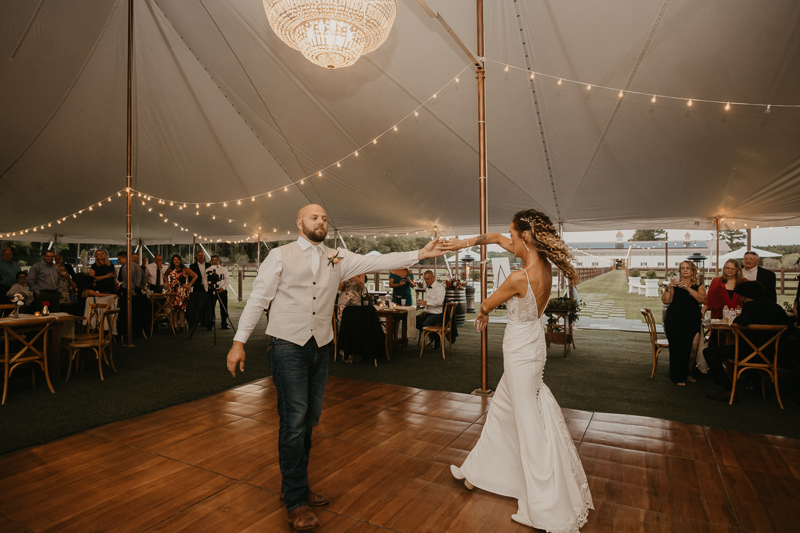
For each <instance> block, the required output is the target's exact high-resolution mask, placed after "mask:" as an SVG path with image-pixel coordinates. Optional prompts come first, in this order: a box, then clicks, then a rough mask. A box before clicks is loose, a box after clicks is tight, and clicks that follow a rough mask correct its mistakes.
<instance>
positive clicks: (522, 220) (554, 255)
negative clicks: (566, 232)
mask: <svg viewBox="0 0 800 533" xmlns="http://www.w3.org/2000/svg"><path fill="white" fill-rule="evenodd" d="M512 222H513V223H514V228H515V229H516V230H517V231H518V232H519V234H520V236H522V233H523V232H525V231H530V234H531V237H530V238H526V237H522V238H523V240H524V241H525V242H527V243H529V244H533V245H534V246H535V247H536V250H537V251H538V252H539V256H540V257H542V258H546V259H549V260H550V262H551V263H553V264H554V265H556V266H557V267H558V268H559V269H561V271H562V272H564V274H566V276H567V278H568V279H569V281H570V283H572V285H577V284H578V273H577V272H575V267H573V266H572V263H570V259H573V257H572V254H571V253H570V251H569V249H568V248H567V245H566V244H564V241H562V240H561V237H559V236H558V232H557V231H556V228H555V226H553V223H552V222H551V221H550V217H548V216H547V215H545V214H544V213H540V212H539V211H536V210H535V209H526V210H524V211H520V212H519V213H517V214H516V215H514V219H513V221H512Z"/></svg>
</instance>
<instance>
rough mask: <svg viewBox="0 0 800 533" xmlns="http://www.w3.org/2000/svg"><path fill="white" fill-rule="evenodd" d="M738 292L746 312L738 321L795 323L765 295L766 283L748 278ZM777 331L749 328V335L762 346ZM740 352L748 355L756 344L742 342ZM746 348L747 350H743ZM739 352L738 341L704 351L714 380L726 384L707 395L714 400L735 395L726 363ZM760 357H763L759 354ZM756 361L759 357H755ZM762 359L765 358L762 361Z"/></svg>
mask: <svg viewBox="0 0 800 533" xmlns="http://www.w3.org/2000/svg"><path fill="white" fill-rule="evenodd" d="M734 290H735V291H736V294H738V295H739V297H740V298H741V299H742V303H743V305H742V314H741V315H739V316H737V317H736V318H735V319H734V320H733V323H734V324H739V325H740V326H749V325H751V324H761V325H769V326H792V321H791V319H790V318H789V317H788V316H787V315H786V312H785V311H784V310H783V309H782V308H781V306H779V305H778V304H776V303H774V302H771V301H769V300H768V299H767V298H766V297H765V292H766V291H765V289H764V286H763V285H761V284H760V283H758V282H756V281H745V282H743V283H740V284H739V285H737V286H736V289H734ZM774 335H775V334H774V333H773V332H771V331H747V332H745V336H746V337H747V338H748V339H750V341H751V342H752V343H753V344H755V345H756V346H759V347H760V346H762V345H763V344H764V343H765V342H767V341H768V340H769V339H771V338H772V337H773V336H774ZM739 347H740V356H742V357H747V355H749V354H750V353H751V352H752V348H751V347H750V345H749V344H747V343H745V342H740V343H739ZM741 350H744V353H742V352H741ZM764 352H765V353H764V355H766V356H767V357H770V356H773V355H775V346H774V345H771V346H769V348H768V349H767V350H764ZM735 354H736V345H735V344H729V345H727V346H715V347H710V348H706V349H705V350H703V355H704V356H705V358H706V362H707V363H708V367H709V371H710V373H711V376H712V377H713V378H714V382H715V383H717V384H718V385H722V392H718V393H716V394H709V395H708V396H706V398H710V399H712V400H721V401H729V400H730V397H731V389H732V387H733V384H732V383H731V380H730V378H729V377H728V373H727V372H726V371H725V367H724V366H723V363H724V362H725V361H727V360H729V359H733V358H734V356H735ZM756 357H758V359H759V360H760V359H761V358H760V357H759V356H756ZM754 362H755V361H754ZM759 362H761V361H759Z"/></svg>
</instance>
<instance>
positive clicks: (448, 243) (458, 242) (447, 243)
mask: <svg viewBox="0 0 800 533" xmlns="http://www.w3.org/2000/svg"><path fill="white" fill-rule="evenodd" d="M439 247H440V248H441V249H442V250H449V251H451V252H453V251H455V250H461V249H462V248H469V239H447V240H444V239H443V240H442V242H441V243H440V244H439Z"/></svg>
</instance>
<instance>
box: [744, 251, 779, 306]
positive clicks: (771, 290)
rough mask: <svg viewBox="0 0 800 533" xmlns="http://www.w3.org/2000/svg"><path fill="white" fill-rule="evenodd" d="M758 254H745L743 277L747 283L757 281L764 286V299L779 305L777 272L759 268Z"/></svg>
mask: <svg viewBox="0 0 800 533" xmlns="http://www.w3.org/2000/svg"><path fill="white" fill-rule="evenodd" d="M759 260H760V259H759V257H758V254H757V253H755V252H745V253H744V260H743V262H744V269H743V270H742V275H743V276H744V278H745V279H746V280H747V281H757V282H759V283H760V284H761V285H763V286H764V289H765V291H766V292H765V293H764V297H765V298H766V299H767V300H769V301H770V302H773V303H778V292H777V290H776V285H777V279H776V278H775V272H773V271H771V270H767V269H766V268H761V267H760V266H758V262H759Z"/></svg>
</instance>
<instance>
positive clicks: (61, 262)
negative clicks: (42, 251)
mask: <svg viewBox="0 0 800 533" xmlns="http://www.w3.org/2000/svg"><path fill="white" fill-rule="evenodd" d="M61 265H64V268H66V269H67V273H68V274H69V277H70V278H72V279H75V269H74V268H72V265H70V264H69V263H65V262H64V256H63V255H61V254H58V255H56V266H57V267H59V268H60V267H61Z"/></svg>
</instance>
